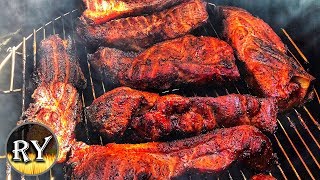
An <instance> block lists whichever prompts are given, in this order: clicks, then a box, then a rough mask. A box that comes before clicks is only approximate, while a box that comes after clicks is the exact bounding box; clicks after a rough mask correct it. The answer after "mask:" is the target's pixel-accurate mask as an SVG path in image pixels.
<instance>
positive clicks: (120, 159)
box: [67, 125, 274, 179]
mask: <svg viewBox="0 0 320 180" xmlns="http://www.w3.org/2000/svg"><path fill="white" fill-rule="evenodd" d="M236 161H243V162H246V163H247V164H248V165H249V167H251V168H254V169H256V170H266V169H267V168H269V167H270V165H272V164H273V163H274V156H273V153H272V147H271V143H270V140H269V139H268V138H267V137H266V136H265V135H264V134H263V133H261V132H260V131H259V130H258V129H256V128H254V127H252V126H246V125H244V126H238V127H233V128H229V129H220V130H217V131H214V132H211V133H208V134H205V135H200V136H196V137H192V138H189V139H184V140H178V141H173V142H164V143H159V142H154V143H145V144H108V145H106V146H88V145H85V144H78V145H76V146H74V148H73V150H72V153H71V156H70V159H69V161H68V162H67V170H68V173H69V174H68V175H69V176H70V177H71V179H171V178H174V177H177V176H180V175H182V174H183V173H185V172H187V171H190V170H197V171H200V172H213V173H219V172H221V171H223V170H225V169H226V168H228V167H229V166H230V165H231V164H232V163H234V162H236Z"/></svg>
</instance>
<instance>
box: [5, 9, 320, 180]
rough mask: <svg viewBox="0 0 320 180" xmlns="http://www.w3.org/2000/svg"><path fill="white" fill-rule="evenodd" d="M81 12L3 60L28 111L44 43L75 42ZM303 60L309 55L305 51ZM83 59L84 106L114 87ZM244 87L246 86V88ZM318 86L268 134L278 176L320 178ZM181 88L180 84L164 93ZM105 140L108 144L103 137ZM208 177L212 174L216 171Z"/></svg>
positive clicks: (37, 33)
mask: <svg viewBox="0 0 320 180" xmlns="http://www.w3.org/2000/svg"><path fill="white" fill-rule="evenodd" d="M214 8H215V5H214V4H210V3H209V5H208V12H209V14H211V13H214ZM78 16H79V10H78V9H75V10H72V11H70V12H68V13H65V14H63V15H61V16H59V17H57V18H55V19H53V20H52V21H50V22H48V23H46V24H44V25H43V26H42V27H40V28H38V29H34V31H33V33H32V34H30V35H29V36H27V37H23V39H22V42H21V43H19V44H18V45H17V46H13V47H12V48H11V49H10V52H9V54H8V55H7V56H6V58H5V59H4V60H3V61H1V63H0V74H1V71H2V70H3V69H4V68H5V67H8V68H10V70H11V71H10V76H9V77H10V78H9V79H8V87H7V89H2V88H3V87H1V89H0V94H12V93H21V95H22V112H23V111H24V110H25V108H26V107H27V105H28V102H30V100H31V94H32V92H33V91H31V90H30V89H28V87H29V86H30V83H31V84H32V78H31V74H32V71H34V70H35V69H36V65H37V56H38V54H37V48H38V47H37V46H38V44H39V42H40V41H41V40H42V39H45V38H46V37H48V35H51V34H59V35H60V37H62V38H63V39H66V38H67V36H68V35H70V36H71V38H72V40H73V41H74V42H75V38H74V34H75V33H74V24H73V23H74V20H75V19H76V18H77V17H78ZM282 30H283V32H284V33H285V35H286V36H287V37H288V39H289V40H290V42H291V43H292V45H293V47H294V48H296V50H297V51H300V50H299V49H298V48H297V46H296V45H295V44H294V42H293V40H292V39H291V38H290V36H289V35H288V33H287V32H286V31H285V30H284V29H282ZM200 31H201V32H202V33H203V34H202V35H209V36H218V34H217V32H216V30H215V28H214V26H213V25H212V23H211V21H210V20H209V22H208V23H207V24H206V25H205V26H203V27H201V28H200ZM82 48H83V49H81V50H79V49H78V52H77V53H79V52H82V53H85V54H87V51H86V49H85V48H84V47H82ZM289 53H290V54H291V56H292V57H293V58H294V59H295V60H296V61H297V62H298V63H299V64H300V65H301V64H302V63H301V62H299V60H298V59H297V58H296V57H295V56H294V55H293V54H292V52H291V51H290V50H289ZM299 53H301V52H299ZM299 59H304V58H303V54H302V56H301V58H299ZM80 61H81V62H80V64H81V68H82V70H83V72H84V74H85V76H86V78H87V80H88V86H87V88H86V89H85V90H83V91H82V92H79V94H80V96H81V99H82V103H83V107H86V106H88V105H90V104H91V102H92V100H93V99H95V98H96V97H98V96H100V95H101V94H102V93H104V92H106V91H108V87H107V86H106V85H105V84H104V83H103V82H99V81H96V80H95V79H93V78H92V76H91V67H90V64H89V62H88V61H87V59H86V56H81V57H80ZM17 64H18V65H19V66H21V67H22V72H17V69H18V68H17V66H18V65H17ZM301 66H302V65H301ZM17 79H18V80H17ZM16 81H18V82H20V81H21V82H22V83H15V82H16ZM17 84H19V85H17ZM241 86H245V88H243V87H241ZM241 86H240V87H239V86H238V84H237V83H234V84H233V86H231V87H227V88H223V89H215V90H212V92H213V96H219V95H225V94H229V93H238V94H251V93H250V90H249V89H248V88H247V85H246V84H242V85H241ZM316 88H317V87H315V88H313V91H314V93H315V98H314V99H313V100H312V101H311V102H309V103H307V104H305V105H303V106H302V107H299V108H294V109H292V110H291V111H290V112H288V113H286V114H280V115H278V118H277V121H278V130H277V132H276V133H275V134H273V135H270V134H269V135H268V137H269V138H270V139H271V141H272V144H273V150H274V152H275V153H277V156H278V158H279V164H277V165H274V167H273V169H272V170H271V171H270V172H269V174H270V175H273V176H275V177H276V178H277V179H319V178H320V173H319V172H320V163H319V161H320V142H319V139H320V136H319V134H320V125H319V122H318V115H317V112H316V111H312V110H309V109H311V108H312V109H316V108H319V107H320V98H319V95H318V93H317V90H316ZM176 91H177V89H175V90H172V91H166V92H164V93H168V92H176ZM195 94H196V93H195ZM83 120H84V123H85V124H86V123H87V121H86V119H85V117H84V118H83ZM86 128H87V127H86ZM86 133H87V138H88V141H90V139H89V138H90V137H89V134H88V130H86ZM100 140H101V143H102V139H101V137H100ZM5 161H6V160H5V156H1V159H0V163H4V162H5ZM6 167H7V168H6V177H7V179H11V178H12V173H13V171H12V170H11V167H10V166H9V164H8V163H7V166H6ZM1 173H3V172H1ZM47 174H49V175H47V176H48V177H50V179H52V178H55V177H56V175H55V173H54V172H53V170H50V172H49V173H47ZM251 175H253V174H252V173H251V172H250V171H248V170H246V169H243V168H241V169H239V168H237V167H233V166H232V167H231V168H229V169H228V170H226V171H225V172H224V173H222V174H219V175H218V176H215V175H214V176H213V177H214V178H217V179H224V178H229V179H248V178H249V177H250V176H251ZM188 176H189V177H190V178H191V179H192V177H193V176H194V175H192V174H189V175H188ZM201 177H204V176H201ZM205 177H206V178H208V177H210V174H209V175H206V176H205ZM21 179H25V177H24V176H21ZM208 179H212V178H208Z"/></svg>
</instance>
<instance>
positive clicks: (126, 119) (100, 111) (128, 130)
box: [86, 87, 277, 143]
mask: <svg viewBox="0 0 320 180" xmlns="http://www.w3.org/2000/svg"><path fill="white" fill-rule="evenodd" d="M276 115H277V107H276V103H275V101H274V100H273V99H258V98H255V97H253V96H250V95H240V94H231V95H227V96H221V97H217V98H213V97H183V96H179V95H174V94H171V95H165V96H159V95H158V94H155V93H149V92H144V91H138V90H134V89H130V88H128V87H120V88H116V89H114V90H112V91H109V92H107V93H105V94H104V95H102V96H100V97H99V98H97V99H95V100H94V101H93V103H92V104H91V105H90V106H89V107H87V108H86V116H87V119H88V121H89V122H90V123H92V126H93V128H94V129H95V130H96V131H98V132H99V133H100V134H101V135H103V136H105V137H106V138H108V139H110V140H111V141H117V140H121V139H123V141H125V142H130V143H132V142H135V141H137V142H141V141H156V140H159V139H160V140H161V139H163V138H167V137H169V136H171V135H173V134H174V135H178V137H179V138H181V137H183V136H190V135H196V134H200V133H202V132H205V131H210V130H212V129H214V128H217V127H221V126H225V127H230V126H236V125H243V124H248V125H254V126H256V127H258V128H260V129H262V130H264V131H268V132H271V133H272V132H274V131H275V129H276V126H277V125H276V123H277V121H276ZM127 137H129V138H127Z"/></svg>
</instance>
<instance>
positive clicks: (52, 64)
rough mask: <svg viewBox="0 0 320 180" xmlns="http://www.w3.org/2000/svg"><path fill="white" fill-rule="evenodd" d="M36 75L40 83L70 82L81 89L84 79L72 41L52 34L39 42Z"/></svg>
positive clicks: (84, 82) (83, 86) (84, 84)
mask: <svg viewBox="0 0 320 180" xmlns="http://www.w3.org/2000/svg"><path fill="white" fill-rule="evenodd" d="M39 54H40V61H39V66H38V69H37V70H38V76H39V78H40V82H42V83H46V84H48V83H56V82H63V83H70V84H72V85H73V86H74V87H76V88H79V89H82V88H85V87H86V79H85V78H84V75H83V73H82V71H81V68H80V66H79V62H78V59H77V56H76V55H75V49H74V46H73V45H72V41H71V39H70V38H69V39H68V40H62V39H61V38H60V37H59V36H58V35H52V36H50V37H48V38H47V39H44V40H42V41H41V43H40V49H39Z"/></svg>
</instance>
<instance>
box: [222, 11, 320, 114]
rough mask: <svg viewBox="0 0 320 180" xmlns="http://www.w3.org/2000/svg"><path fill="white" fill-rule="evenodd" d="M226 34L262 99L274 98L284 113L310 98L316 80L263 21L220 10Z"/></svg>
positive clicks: (239, 12) (243, 13) (240, 13)
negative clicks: (296, 60) (310, 90)
mask: <svg viewBox="0 0 320 180" xmlns="http://www.w3.org/2000/svg"><path fill="white" fill-rule="evenodd" d="M219 9H220V11H221V13H222V14H223V16H224V18H225V19H224V28H225V29H224V33H225V37H226V38H227V40H228V41H229V42H230V44H232V46H233V48H234V49H235V50H236V52H237V55H238V58H239V60H240V61H241V62H242V63H243V64H244V67H245V69H246V72H247V77H246V80H247V83H248V85H249V86H250V87H251V88H252V89H255V90H257V92H259V94H260V95H262V96H263V97H274V98H276V99H277V100H278V103H279V107H280V109H281V110H286V109H288V108H291V107H293V106H296V105H301V104H302V103H304V102H305V101H306V100H308V99H310V98H311V95H310V94H309V89H310V88H309V87H310V84H311V81H313V80H314V77H312V76H311V75H310V74H308V73H307V72H306V71H305V70H304V69H303V68H302V67H301V66H299V65H298V64H297V63H296V62H295V60H294V59H293V58H291V57H289V56H287V55H286V51H287V49H286V47H285V45H284V44H283V43H282V41H281V39H280V38H279V37H278V36H277V34H276V33H275V32H274V31H273V30H272V29H271V27H270V26H269V25H267V24H266V23H265V22H264V21H263V20H261V19H259V18H256V17H254V16H252V15H251V14H250V13H248V12H247V11H245V10H243V9H240V8H235V7H219Z"/></svg>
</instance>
